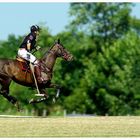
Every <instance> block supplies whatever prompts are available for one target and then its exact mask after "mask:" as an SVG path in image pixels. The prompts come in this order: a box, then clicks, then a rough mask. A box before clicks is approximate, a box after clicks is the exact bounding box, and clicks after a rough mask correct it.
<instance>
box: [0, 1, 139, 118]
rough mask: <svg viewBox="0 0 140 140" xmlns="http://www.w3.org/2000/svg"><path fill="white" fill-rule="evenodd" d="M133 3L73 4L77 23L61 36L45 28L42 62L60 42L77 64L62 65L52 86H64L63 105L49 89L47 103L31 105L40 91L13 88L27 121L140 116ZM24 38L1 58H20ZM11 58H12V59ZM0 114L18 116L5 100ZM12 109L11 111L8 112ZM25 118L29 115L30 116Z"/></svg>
mask: <svg viewBox="0 0 140 140" xmlns="http://www.w3.org/2000/svg"><path fill="white" fill-rule="evenodd" d="M131 6H132V3H72V4H71V7H70V15H71V17H72V21H71V23H70V24H69V25H67V27H66V30H65V31H64V32H61V33H59V34H58V35H56V36H52V35H51V34H50V33H49V30H48V28H47V27H45V26H42V31H41V34H40V37H39V39H38V45H39V46H41V48H42V49H41V50H40V52H37V53H36V54H35V55H36V56H37V57H38V58H41V57H42V55H43V54H44V53H45V52H46V51H47V50H48V48H49V47H51V45H52V44H53V43H54V41H55V40H56V39H58V38H60V39H61V43H62V44H63V45H64V47H65V48H66V49H67V50H69V51H70V52H71V53H72V54H73V55H74V60H73V61H72V62H65V61H62V60H61V59H58V60H57V62H56V65H55V67H54V75H53V79H52V82H53V83H57V84H60V85H61V86H62V89H61V94H60V97H59V99H58V101H57V103H55V104H52V98H51V97H52V96H53V95H54V93H55V92H56V91H54V90H53V89H49V90H48V89H47V90H48V93H49V95H50V98H49V100H48V101H47V102H45V103H39V104H34V105H29V104H28V101H29V100H30V99H31V98H32V97H34V94H35V92H36V91H32V90H29V89H28V88H27V87H23V86H20V85H17V84H16V83H12V84H11V87H10V89H11V90H10V91H11V94H12V95H14V96H15V97H17V98H18V100H19V101H20V102H21V105H22V106H23V108H24V109H25V110H26V114H27V115H31V114H34V115H42V114H43V111H44V110H47V115H57V116H60V115H63V113H64V110H66V112H67V113H73V112H75V113H80V114H94V115H140V111H139V108H140V36H139V29H140V20H139V19H137V18H135V17H132V16H131V15H130V13H131ZM21 40H22V37H18V38H16V37H15V36H14V35H9V38H8V39H7V41H3V42H0V53H1V55H0V56H1V57H5V58H15V56H16V53H17V49H18V46H19V45H20V42H21ZM7 52H8V53H7ZM0 102H1V104H2V106H1V107H0V113H3V112H4V113H7V114H8V113H10V112H12V113H16V110H15V109H12V106H11V104H10V103H8V102H7V101H6V100H5V99H4V98H2V96H1V98H0ZM7 108H8V109H7ZM24 113H25V112H24Z"/></svg>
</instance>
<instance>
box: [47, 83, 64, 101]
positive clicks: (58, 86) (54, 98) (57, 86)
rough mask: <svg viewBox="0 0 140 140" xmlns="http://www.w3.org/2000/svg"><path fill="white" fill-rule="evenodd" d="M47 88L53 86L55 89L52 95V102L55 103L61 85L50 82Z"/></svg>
mask: <svg viewBox="0 0 140 140" xmlns="http://www.w3.org/2000/svg"><path fill="white" fill-rule="evenodd" d="M48 88H55V89H56V90H57V91H56V94H55V96H54V97H53V102H54V103H55V102H56V99H58V97H59V95H60V90H61V88H62V87H61V86H60V85H57V84H54V83H50V85H49V87H48Z"/></svg>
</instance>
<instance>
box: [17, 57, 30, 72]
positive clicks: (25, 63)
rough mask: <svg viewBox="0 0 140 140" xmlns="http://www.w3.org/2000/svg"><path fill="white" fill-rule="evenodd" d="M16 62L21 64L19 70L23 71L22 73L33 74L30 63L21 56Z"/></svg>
mask: <svg viewBox="0 0 140 140" xmlns="http://www.w3.org/2000/svg"><path fill="white" fill-rule="evenodd" d="M16 60H17V61H18V62H19V68H20V69H21V71H23V72H28V73H31V70H30V66H29V63H30V62H29V61H27V60H25V59H22V58H21V57H19V56H17V57H16Z"/></svg>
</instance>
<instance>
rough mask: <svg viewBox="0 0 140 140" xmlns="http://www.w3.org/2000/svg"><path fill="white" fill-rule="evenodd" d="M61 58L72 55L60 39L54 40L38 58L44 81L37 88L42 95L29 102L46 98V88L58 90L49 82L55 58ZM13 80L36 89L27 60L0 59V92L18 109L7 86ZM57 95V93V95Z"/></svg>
mask: <svg viewBox="0 0 140 140" xmlns="http://www.w3.org/2000/svg"><path fill="white" fill-rule="evenodd" d="M59 57H61V58H63V59H64V60H66V61H72V60H73V56H72V54H70V52H68V51H67V50H66V49H65V48H64V46H63V45H62V44H61V43H60V40H58V41H57V42H55V43H54V44H53V45H52V47H51V48H50V49H49V50H48V51H47V52H46V53H44V56H43V57H42V58H40V59H39V63H40V68H41V76H42V77H43V78H44V79H45V81H47V82H45V83H41V84H38V90H39V92H40V93H41V95H43V98H41V99H39V100H35V99H31V100H30V101H29V103H38V102H41V101H44V100H46V99H48V94H47V93H46V91H45V89H46V88H55V89H57V90H58V91H59V90H60V86H59V85H57V84H53V83H52V82H51V80H52V76H53V67H54V65H55V62H56V59H57V58H59ZM12 81H14V82H16V83H18V84H20V85H23V86H26V87H31V88H34V89H36V86H37V85H36V84H35V77H34V76H33V73H32V72H31V69H30V68H29V62H27V61H26V60H24V59H21V58H20V59H19V58H18V59H2V58H1V59H0V85H1V89H0V94H1V95H2V96H3V97H5V98H6V99H7V100H8V101H9V102H10V103H12V104H13V105H14V106H16V107H17V108H18V111H19V110H20V107H19V103H18V101H17V99H16V98H15V97H14V96H11V95H10V92H9V86H10V84H11V82H12ZM57 96H58V95H57Z"/></svg>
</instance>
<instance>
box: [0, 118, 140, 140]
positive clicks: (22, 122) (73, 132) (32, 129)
mask: <svg viewBox="0 0 140 140" xmlns="http://www.w3.org/2000/svg"><path fill="white" fill-rule="evenodd" d="M0 137H13V138H14V137H32V138H34V137H42V138H43V137H140V117H136V116H131V117H130V116H128V117H49V118H4V117H1V118H0Z"/></svg>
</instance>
